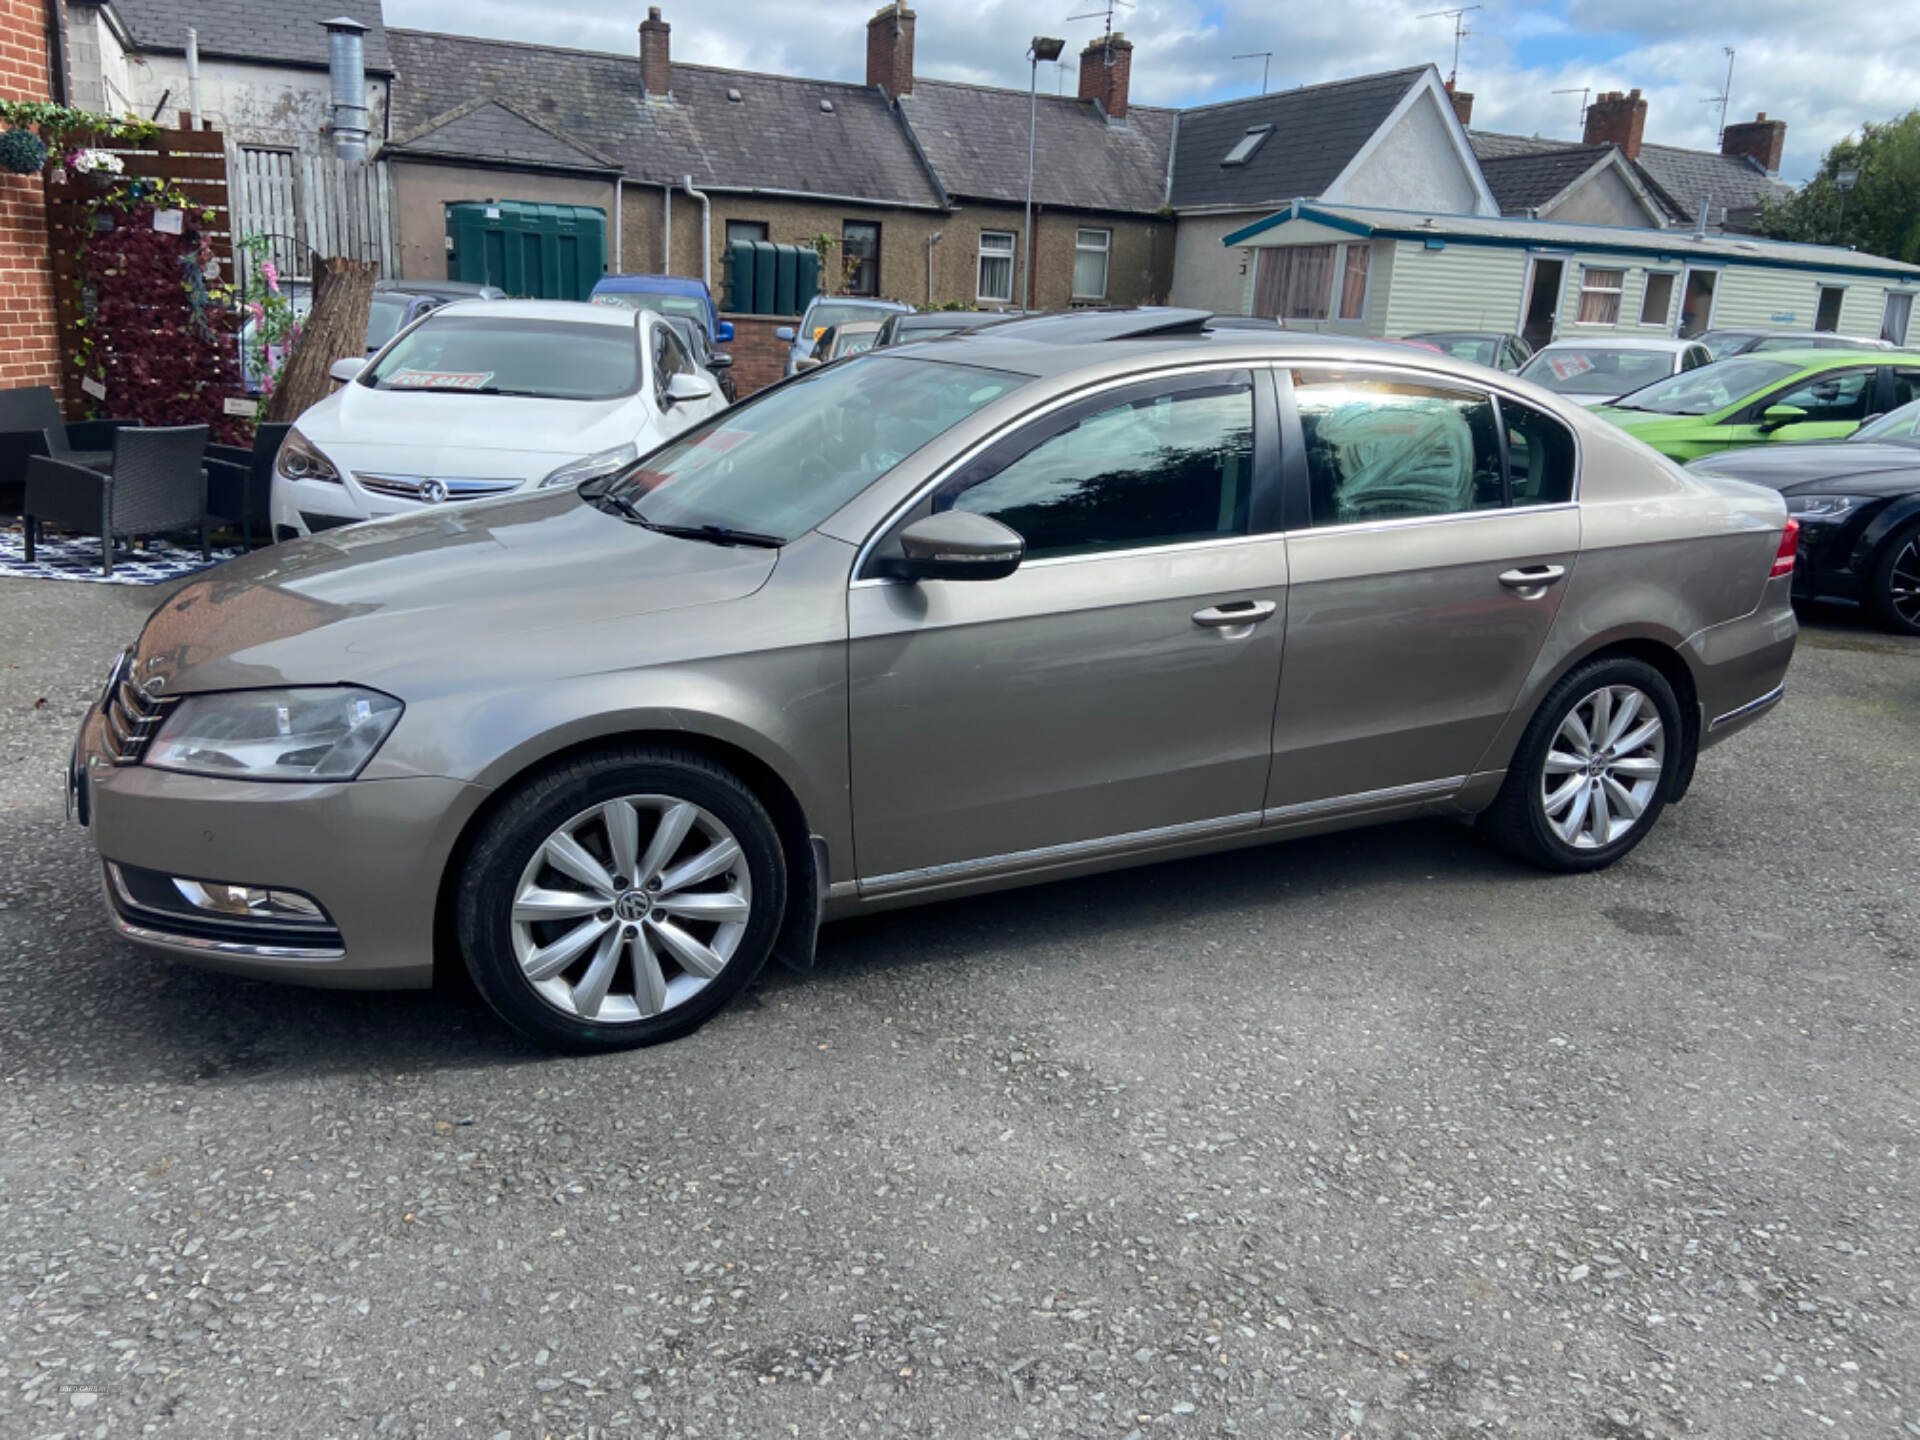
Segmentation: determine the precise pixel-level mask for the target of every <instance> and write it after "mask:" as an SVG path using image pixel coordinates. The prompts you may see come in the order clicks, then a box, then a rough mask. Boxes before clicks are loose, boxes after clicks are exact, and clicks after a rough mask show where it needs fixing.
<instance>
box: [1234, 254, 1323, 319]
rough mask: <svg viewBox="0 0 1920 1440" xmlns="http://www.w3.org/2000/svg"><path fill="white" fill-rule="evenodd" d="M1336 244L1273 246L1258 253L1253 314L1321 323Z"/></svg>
mask: <svg viewBox="0 0 1920 1440" xmlns="http://www.w3.org/2000/svg"><path fill="white" fill-rule="evenodd" d="M1338 249H1339V247H1338V246H1337V245H1288V246H1275V247H1273V248H1271V249H1266V250H1262V251H1261V252H1260V263H1259V266H1258V267H1257V268H1256V270H1255V271H1254V277H1253V309H1254V313H1255V314H1256V315H1270V316H1274V317H1276V318H1278V319H1281V320H1324V319H1326V318H1327V307H1328V304H1329V301H1330V299H1331V296H1332V291H1333V261H1334V252H1335V251H1336V250H1338Z"/></svg>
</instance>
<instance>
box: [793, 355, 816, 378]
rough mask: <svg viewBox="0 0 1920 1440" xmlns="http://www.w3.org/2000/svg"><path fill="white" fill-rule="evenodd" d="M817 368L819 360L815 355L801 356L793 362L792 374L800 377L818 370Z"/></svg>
mask: <svg viewBox="0 0 1920 1440" xmlns="http://www.w3.org/2000/svg"><path fill="white" fill-rule="evenodd" d="M819 368H820V359H819V357H818V356H816V355H803V356H801V357H800V358H799V359H798V360H796V361H794V362H793V373H794V374H796V375H802V374H805V373H806V372H807V371H809V370H818V369H819Z"/></svg>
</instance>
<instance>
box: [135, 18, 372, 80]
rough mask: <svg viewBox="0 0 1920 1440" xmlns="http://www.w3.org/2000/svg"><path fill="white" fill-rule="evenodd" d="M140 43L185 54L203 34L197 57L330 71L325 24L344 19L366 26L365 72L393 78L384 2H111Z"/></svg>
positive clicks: (139, 45) (161, 51) (146, 47)
mask: <svg viewBox="0 0 1920 1440" xmlns="http://www.w3.org/2000/svg"><path fill="white" fill-rule="evenodd" d="M108 3H109V6H110V8H111V9H112V10H113V13H114V14H115V15H116V16H117V17H118V18H119V20H120V23H121V24H122V25H123V26H125V27H126V30H127V32H128V34H130V35H131V36H132V37H133V41H134V44H135V46H136V47H137V48H138V49H141V50H151V51H154V52H155V53H158V54H171V55H184V54H185V53H186V49H187V31H188V30H189V29H193V30H196V31H198V32H199V43H200V53H201V54H202V55H209V56H212V55H217V56H220V57H223V58H225V59H230V60H260V61H266V62H267V63H269V64H271V63H273V62H276V61H277V62H279V63H281V64H287V65H302V66H318V67H319V68H321V69H322V70H324V69H326V66H327V32H326V31H325V30H322V29H321V28H320V24H321V22H322V21H324V20H337V19H339V18H340V17H341V16H342V15H346V16H349V17H350V18H352V19H355V20H358V21H359V22H360V23H361V24H362V25H365V26H366V27H367V34H366V50H367V69H368V70H369V71H370V72H372V73H374V74H376V75H388V74H391V73H392V71H393V63H392V60H391V58H390V57H389V56H388V54H387V34H386V27H385V26H384V24H383V23H382V22H381V18H380V0H108Z"/></svg>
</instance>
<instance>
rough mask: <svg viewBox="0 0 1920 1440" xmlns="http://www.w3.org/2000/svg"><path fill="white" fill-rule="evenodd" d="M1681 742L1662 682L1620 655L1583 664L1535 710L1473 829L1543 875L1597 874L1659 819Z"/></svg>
mask: <svg viewBox="0 0 1920 1440" xmlns="http://www.w3.org/2000/svg"><path fill="white" fill-rule="evenodd" d="M1685 743H1686V742H1685V738H1684V732H1683V731H1682V729H1681V725H1680V706H1679V703H1678V702H1677V701H1676V700H1675V699H1674V696H1673V687H1672V686H1670V685H1669V684H1667V681H1666V677H1665V676H1663V675H1662V674H1661V673H1660V672H1659V671H1658V670H1656V669H1654V667H1653V666H1651V665H1649V664H1647V662H1646V661H1644V660H1635V659H1631V658H1628V657H1626V656H1615V657H1604V656H1603V657H1601V658H1599V659H1596V660H1591V661H1589V662H1587V663H1586V664H1584V665H1581V666H1580V667H1579V668H1577V669H1575V670H1574V671H1573V672H1572V673H1571V674H1569V675H1567V676H1566V677H1565V678H1564V679H1562V680H1561V681H1560V683H1559V684H1557V685H1555V686H1554V687H1553V689H1552V690H1551V691H1549V692H1548V694H1547V698H1546V699H1545V700H1543V701H1541V702H1540V708H1539V710H1538V711H1537V712H1535V714H1534V717H1533V721H1532V723H1531V724H1529V725H1528V726H1527V731H1526V734H1525V735H1523V736H1521V738H1520V744H1519V747H1518V748H1517V749H1516V750H1515V751H1514V756H1513V762H1512V764H1511V765H1510V766H1509V767H1508V769H1507V778H1506V782H1505V783H1504V784H1503V785H1502V786H1501V787H1500V794H1499V795H1498V797H1497V798H1496V799H1495V800H1494V802H1493V804H1492V805H1491V806H1489V807H1488V808H1487V810H1486V811H1485V812H1484V813H1483V814H1482V815H1481V817H1480V824H1481V827H1482V828H1483V829H1484V830H1485V831H1486V832H1487V833H1488V834H1489V835H1490V836H1491V838H1492V839H1493V840H1494V842H1495V843H1496V844H1498V845H1499V846H1500V847H1501V848H1502V849H1504V850H1505V851H1507V853H1508V854H1510V855H1513V856H1514V857H1516V858H1517V859H1520V860H1525V861H1526V862H1528V863H1529V864H1532V865H1538V866H1540V867H1541V868H1542V869H1545V870H1558V871H1563V872H1575V873H1577V872H1580V871H1587V870H1599V869H1602V868H1604V867H1605V866H1608V865H1611V864H1612V863H1613V862H1614V861H1616V860H1618V859H1619V858H1620V857H1621V856H1622V855H1624V854H1626V853H1627V852H1628V851H1629V850H1631V849H1633V847H1634V846H1636V845H1638V844H1639V843H1640V842H1641V840H1642V839H1644V838H1645V837H1646V834H1647V832H1648V831H1649V830H1651V829H1652V828H1653V825H1654V822H1655V821H1656V820H1658V819H1659V818H1660V812H1661V810H1663V809H1664V808H1665V807H1666V801H1667V793H1668V790H1669V788H1670V783H1671V780H1672V777H1673V775H1674V774H1675V773H1676V771H1677V769H1678V767H1679V765H1680V763H1681V760H1682V759H1683V756H1682V753H1681V749H1682V746H1683V745H1684V744H1685Z"/></svg>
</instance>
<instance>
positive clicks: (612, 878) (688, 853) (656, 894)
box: [511, 795, 753, 1024]
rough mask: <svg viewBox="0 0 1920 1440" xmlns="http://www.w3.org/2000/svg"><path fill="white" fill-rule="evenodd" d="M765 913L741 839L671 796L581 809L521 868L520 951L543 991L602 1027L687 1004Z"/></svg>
mask: <svg viewBox="0 0 1920 1440" xmlns="http://www.w3.org/2000/svg"><path fill="white" fill-rule="evenodd" d="M752 913H753V882H752V879H751V877H750V876H749V874H748V870H747V862H746V858H745V857H744V855H743V854H742V853H741V849H740V843H739V841H738V840H736V839H735V838H734V836H733V832H732V831H730V830H728V829H727V827H726V826H725V825H724V824H722V823H721V821H720V820H719V819H718V818H717V817H716V816H714V815H713V814H712V813H711V812H709V811H707V810H705V809H703V808H701V807H700V806H698V805H695V804H693V803H692V802H690V801H687V800H681V799H678V798H676V797H674V796H671V795H628V796H624V797H622V798H620V799H617V800H609V801H606V802H605V803H603V804H599V805H595V806H593V807H592V808H590V809H587V810H583V811H581V812H580V813H579V814H578V815H575V816H574V817H573V818H572V819H571V820H569V821H567V822H566V823H565V824H564V825H562V826H560V828H559V829H557V830H555V831H554V832H553V833H552V834H551V835H549V836H548V837H547V838H546V840H545V841H544V842H542V844H541V845H540V848H539V849H537V850H536V851H535V852H534V854H533V858H532V859H530V860H529V861H528V862H527V864H526V868H525V869H524V870H523V871H522V872H521V874H520V881H519V885H518V887H517V888H516V890H515V892H514V897H513V914H512V920H511V925H512V940H513V953H514V957H515V959H516V960H518V961H519V964H520V970H521V973H522V974H523V975H524V976H525V977H526V980H527V982H528V984H530V985H531V986H532V987H533V989H534V991H535V993H536V994H538V995H539V996H540V997H541V998H542V999H544V1000H545V1001H546V1002H547V1003H548V1004H550V1005H552V1006H553V1007H554V1008H556V1009H558V1010H560V1011H562V1012H563V1013H565V1014H568V1015H575V1016H578V1017H579V1018H581V1019H583V1020H592V1021H595V1022H596V1023H599V1024H620V1023H622V1022H627V1021H637V1020H645V1019H649V1018H651V1017H653V1016H656V1015H661V1014H664V1013H665V1012H667V1011H669V1010H672V1009H674V1008H675V1007H677V1006H680V1005H684V1004H685V1003H686V1002H687V1001H689V1000H691V999H692V998H693V997H694V996H695V995H697V994H699V993H700V991H702V990H703V989H705V988H706V987H707V985H708V984H709V983H711V982H712V980H713V979H714V978H715V977H716V976H718V975H719V974H720V972H721V970H723V969H724V968H725V967H726V965H727V962H728V961H729V960H731V959H732V958H733V955H734V952H735V950H736V949H738V948H739V945H740V940H741V937H742V936H743V935H744V934H745V933H746V929H747V921H748V918H749V917H750V916H751V915H752Z"/></svg>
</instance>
